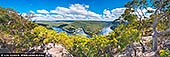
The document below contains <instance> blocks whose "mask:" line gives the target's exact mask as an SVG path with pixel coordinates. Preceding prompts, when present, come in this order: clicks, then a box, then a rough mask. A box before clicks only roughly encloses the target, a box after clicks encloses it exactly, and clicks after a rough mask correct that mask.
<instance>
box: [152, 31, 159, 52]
mask: <svg viewBox="0 0 170 57" xmlns="http://www.w3.org/2000/svg"><path fill="white" fill-rule="evenodd" d="M152 39H153V40H152V41H153V46H152V49H153V51H156V50H157V48H158V38H157V33H154V35H153V36H152Z"/></svg>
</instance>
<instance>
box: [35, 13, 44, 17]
mask: <svg viewBox="0 0 170 57" xmlns="http://www.w3.org/2000/svg"><path fill="white" fill-rule="evenodd" d="M34 15H35V16H36V17H45V15H43V14H34Z"/></svg>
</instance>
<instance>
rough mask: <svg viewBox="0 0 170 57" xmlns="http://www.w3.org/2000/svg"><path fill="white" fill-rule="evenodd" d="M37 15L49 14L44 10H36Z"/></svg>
mask: <svg viewBox="0 0 170 57" xmlns="http://www.w3.org/2000/svg"><path fill="white" fill-rule="evenodd" d="M37 13H42V14H48V13H49V12H48V11H47V10H45V9H42V10H37Z"/></svg>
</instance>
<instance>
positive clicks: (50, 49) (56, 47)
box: [24, 43, 72, 57]
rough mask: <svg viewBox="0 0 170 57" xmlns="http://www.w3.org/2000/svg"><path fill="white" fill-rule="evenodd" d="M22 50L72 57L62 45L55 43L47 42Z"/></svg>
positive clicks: (49, 56) (52, 56)
mask: <svg viewBox="0 0 170 57" xmlns="http://www.w3.org/2000/svg"><path fill="white" fill-rule="evenodd" d="M24 52H33V53H46V57H72V56H71V54H70V53H69V52H68V51H67V50H66V49H65V48H64V47H63V46H62V45H60V44H56V43H48V44H42V45H40V46H35V47H30V48H29V49H27V50H25V51H24Z"/></svg>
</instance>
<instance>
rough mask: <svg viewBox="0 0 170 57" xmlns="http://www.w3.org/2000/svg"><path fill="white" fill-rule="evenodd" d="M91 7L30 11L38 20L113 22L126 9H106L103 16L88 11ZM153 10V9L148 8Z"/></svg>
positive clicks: (79, 5) (77, 6)
mask: <svg viewBox="0 0 170 57" xmlns="http://www.w3.org/2000/svg"><path fill="white" fill-rule="evenodd" d="M89 7H90V6H89V5H81V4H71V5H70V6H69V7H61V6H57V7H56V8H55V9H51V10H50V11H47V10H45V9H42V10H37V13H38V14H37V13H35V12H34V11H30V12H31V13H35V16H37V17H35V18H34V19H36V18H38V19H37V20H48V19H49V20H102V21H113V20H114V19H117V18H118V17H119V16H120V15H121V14H123V13H124V10H125V9H126V8H115V9H112V10H109V9H104V10H103V14H97V13H95V12H93V11H90V10H88V9H89ZM148 9H150V10H153V9H152V8H148ZM143 12H147V10H143ZM145 15H147V16H149V15H150V14H148V13H146V14H145Z"/></svg>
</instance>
